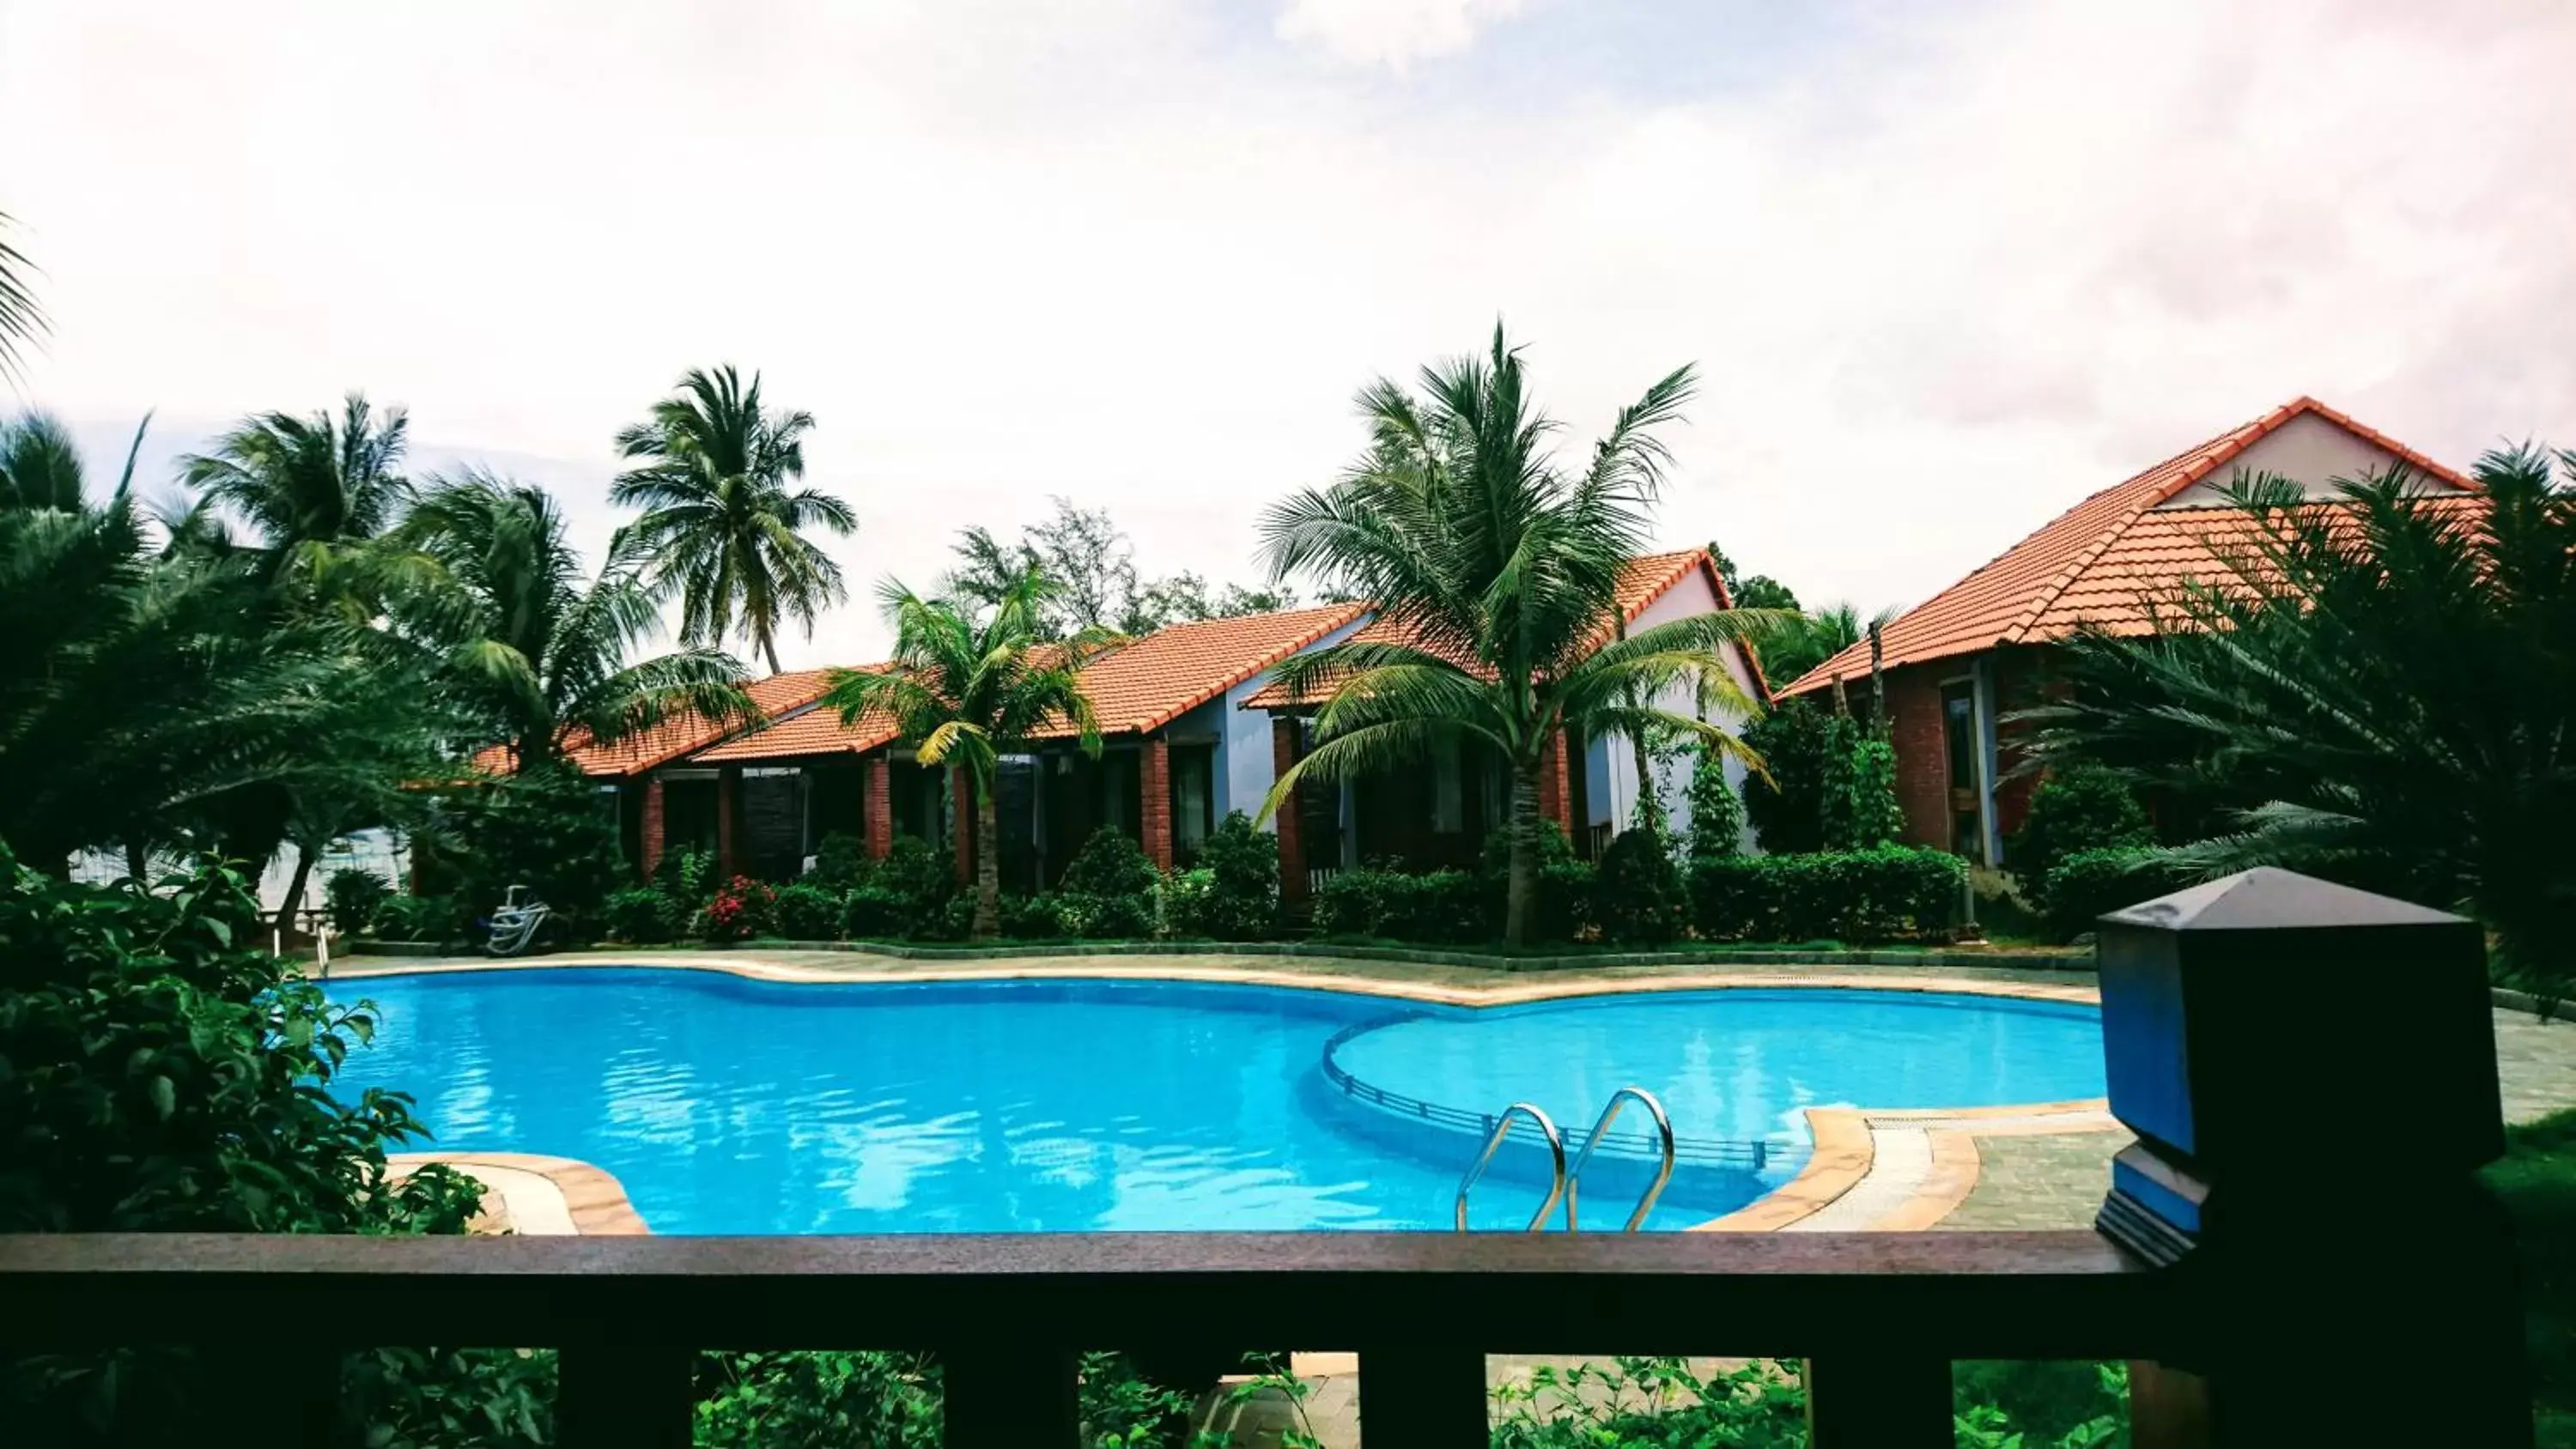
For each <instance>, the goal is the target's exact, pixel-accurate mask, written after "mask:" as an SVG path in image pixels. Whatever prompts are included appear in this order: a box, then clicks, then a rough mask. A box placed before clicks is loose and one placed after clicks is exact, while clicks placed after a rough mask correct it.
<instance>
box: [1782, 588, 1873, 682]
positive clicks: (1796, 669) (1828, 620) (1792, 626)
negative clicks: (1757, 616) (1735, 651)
mask: <svg viewBox="0 0 2576 1449" xmlns="http://www.w3.org/2000/svg"><path fill="white" fill-rule="evenodd" d="M1895 618H1896V610H1895V609H1893V608H1887V609H1881V610H1879V611H1878V612H1877V613H1876V614H1873V615H1871V616H1870V617H1868V618H1866V619H1864V618H1862V617H1861V615H1860V610H1859V609H1857V608H1854V607H1853V606H1852V605H1850V604H1827V605H1825V606H1824V607H1823V608H1821V609H1815V610H1811V611H1809V612H1806V613H1795V612H1784V613H1783V614H1782V616H1781V620H1780V622H1779V623H1778V624H1776V625H1773V626H1772V627H1770V628H1767V629H1764V630H1762V631H1760V632H1759V633H1757V634H1756V635H1754V638H1753V643H1754V646H1755V647H1756V648H1758V649H1760V650H1761V651H1762V668H1763V672H1764V673H1765V674H1767V675H1768V676H1770V678H1772V679H1773V680H1775V681H1777V682H1779V683H1781V684H1786V683H1788V682H1789V681H1791V680H1793V679H1797V678H1800V677H1802V676H1804V675H1805V674H1806V673H1807V672H1808V671H1810V670H1812V669H1814V668H1815V667H1816V666H1817V665H1819V664H1822V663H1824V662H1825V661H1826V660H1828V659H1831V658H1833V657H1834V656H1835V655H1837V654H1840V653H1842V652H1843V651H1844V650H1846V649H1849V648H1850V647H1852V646H1853V645H1855V644H1857V643H1859V642H1860V641H1862V640H1863V639H1866V638H1868V637H1869V631H1870V630H1871V629H1872V628H1873V627H1876V628H1885V627H1886V626H1887V625H1888V624H1889V623H1891V622H1893V621H1894V620H1895Z"/></svg>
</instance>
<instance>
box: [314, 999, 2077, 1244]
mask: <svg viewBox="0 0 2576 1449" xmlns="http://www.w3.org/2000/svg"><path fill="white" fill-rule="evenodd" d="M851 954H852V955H855V953H851ZM1253 959H1265V960H1279V959H1282V958H1253ZM1294 959H1295V958H1286V960H1287V961H1291V962H1293V961H1294ZM1113 962H1114V964H1113ZM603 968H625V969H644V970H673V971H697V972H709V973H714V974H718V975H726V976H733V977H737V978H741V979H744V980H751V981H762V982H769V983H775V984H783V985H840V986H852V985H898V984H936V983H942V982H950V983H954V982H979V981H1049V980H1055V981H1133V982H1153V981H1161V982H1173V983H1186V984H1198V985H1207V984H1216V985H1241V986H1266V987H1273V988H1280V989H1286V990H1304V991H1321V992H1330V993H1335V994H1339V995H1346V996H1363V997H1371V998H1376V999H1380V1000H1392V1001H1407V1002H1415V1003H1421V1004H1426V1005H1434V1006H1446V1007H1455V1008H1465V1009H1469V1010H1475V1009H1479V1008H1485V1007H1502V1006H1519V1005H1526V1004H1530V1003H1534V1002H1552V1001H1571V1000H1581V999H1583V998H1587V997H1613V996H1628V995H1651V994H1662V993H1669V992H1685V991H1727V990H1783V989H1790V990H1810V989H1815V990H1857V991H1898V992H1925V993H1935V994H1945V995H1963V996H1992V997H2001V998H2008V999H2021V1000H2030V1001H2044V1002H2054V1003H2059V1004H2064V1005H2082V1006H2099V1005H2100V1004H2101V993H2100V991H2099V990H2098V989H2097V988H2096V987H2094V986H2092V985H2087V984H2079V983H2074V982H2066V981H2041V980H2014V979H2010V978H2009V977H1998V976H1963V975H1955V974H1951V973H1949V972H1945V971H1940V970H1922V969H1917V968H1912V967H1901V966H1854V965H1846V964H1842V963H1821V962H1820V963H1814V964H1812V965H1808V966H1806V967H1804V968H1803V969H1800V968H1799V967H1798V965H1797V963H1783V966H1781V967H1771V968H1765V969H1761V970H1744V969H1729V970H1703V969H1698V968H1680V969H1676V970H1675V971H1673V972H1672V973H1671V974H1657V975H1651V976H1648V975H1633V976H1632V975H1616V976H1612V975H1596V974H1589V973H1587V974H1584V975H1581V976H1574V975H1573V974H1572V973H1568V976H1567V977H1565V978H1559V979H1555V980H1548V979H1537V980H1533V979H1530V978H1528V977H1527V976H1524V975H1522V974H1520V973H1509V974H1508V977H1507V979H1506V980H1505V981H1503V982H1499V983H1488V984H1472V985H1470V984H1457V983H1448V982H1434V981H1415V980H1404V979H1400V978H1391V977H1383V976H1371V975H1360V974H1352V973H1350V972H1349V971H1347V970H1333V969H1329V968H1326V967H1322V966H1300V965H1296V964H1281V965H1263V966H1258V967H1243V966H1233V965H1226V966H1189V965H1183V964H1178V963H1176V962H1174V961H1172V960H1171V958H1168V957H1165V958H1154V957H1144V958H1138V957H1123V958H1112V959H1111V960H1103V961H1099V962H1097V963H1083V962H1079V961H1077V960H1068V959H1067V958H1064V957H1029V958H1024V959H1023V960H1020V961H998V962H997V961H984V962H940V963H924V962H913V961H904V960H900V959H898V958H891V957H888V958H868V957H857V958H856V959H855V960H850V961H847V962H844V961H835V962H834V963H833V964H832V965H831V966H830V967H822V966H815V965H808V964H804V963H800V962H792V961H780V960H774V959H767V958H764V957H763V956H762V955H760V954H758V953H756V952H750V951H726V952H722V953H708V954H685V953H667V954H665V953H641V954H637V953H623V952H612V951H583V952H565V953H559V954H556V955H551V956H542V957H536V958H532V959H526V960H481V959H466V960H456V961H443V962H442V961H423V960H421V959H419V958H413V957H391V958H382V959H380V960H377V959H370V960H364V961H363V962H362V963H361V962H353V961H351V960H350V959H349V958H343V961H342V962H341V963H340V966H339V969H336V970H333V971H331V972H330V973H329V979H331V980H350V981H358V980H366V979H369V978H373V977H392V976H432V975H445V974H449V973H457V972H485V971H546V970H599V969H603ZM1784 968H1785V969H1784ZM1637 969H1639V968H1633V967H1626V968H1620V967H1613V968H1605V970H1606V971H1622V972H1625V971H1634V970H1637ZM1991 969H1994V970H1998V971H2006V970H2012V969H2015V968H2010V967H1997V968H1991ZM1496 974H1498V975H1502V974H1504V973H1496ZM1806 1117H1807V1123H1808V1131H1809V1135H1810V1137H1811V1138H1812V1141H1813V1145H1812V1147H1811V1150H1810V1153H1809V1157H1808V1160H1807V1162H1806V1163H1805V1165H1804V1166H1802V1167H1801V1168H1800V1170H1799V1171H1798V1173H1797V1175H1796V1176H1794V1177H1792V1178H1791V1179H1790V1180H1789V1181H1787V1182H1785V1183H1783V1184H1781V1185H1780V1186H1779V1187H1777V1188H1774V1189H1772V1190H1771V1191H1770V1192H1768V1193H1765V1194H1763V1195H1762V1196H1761V1197H1759V1198H1756V1199H1755V1200H1754V1201H1752V1202H1751V1203H1748V1204H1746V1205H1745V1206H1744V1207H1741V1208H1738V1209H1737V1210H1735V1211H1734V1212H1731V1213H1728V1214H1726V1215H1724V1216H1723V1217H1719V1218H1714V1219H1711V1220H1710V1221H1708V1222H1704V1223H1698V1224H1694V1225H1693V1226H1692V1227H1690V1228H1688V1229H1685V1231H1690V1232H1816V1231H1826V1230H1828V1229H1843V1228H1858V1229H1862V1230H1870V1231H1891V1232H1892V1231H1915V1230H1920V1229H1925V1228H1930V1227H1932V1226H1933V1225H1934V1224H1936V1223H1938V1222H1940V1221H1941V1220H1942V1219H1943V1218H1945V1217H1947V1216H1949V1214H1950V1213H1952V1212H1954V1211H1956V1210H1957V1209H1958V1207H1959V1206H1960V1205H1961V1204H1962V1203H1964V1202H1966V1201H1967V1198H1968V1195H1969V1194H1970V1193H1971V1192H1973V1191H1974V1190H1975V1188H1976V1184H1977V1181H1978V1178H1979V1176H1980V1175H1981V1163H1980V1159H1979V1156H1978V1154H1977V1150H1976V1142H1975V1139H1976V1138H1977V1137H1979V1136H1984V1135H1991V1134H1994V1133H1999V1132H2011V1133H2058V1132H2065V1133H2075V1132H2098V1131H2117V1130H2121V1129H2120V1125H2119V1123H2118V1121H2117V1120H2116V1119H2114V1118H2112V1117H2111V1116H2110V1103H2109V1101H2108V1099H2106V1098H2085V1099H2078V1100H2074V1101H2060V1102H2031V1103H2018V1104H2012V1105H2006V1106H1990V1107H1953V1108H1940V1107H1929V1108H1886V1109H1879V1108H1867V1107H1810V1108H1807V1109H1806ZM1882 1139H1884V1140H1885V1143H1886V1144H1887V1145H1889V1146H1895V1145H1897V1144H1900V1143H1901V1144H1902V1147H1901V1150H1882ZM425 1156H426V1157H428V1158H434V1159H436V1160H445V1161H457V1162H463V1161H466V1160H472V1161H476V1162H485V1163H489V1164H490V1165H492V1166H495V1167H513V1166H522V1165H523V1163H524V1162H545V1163H548V1164H559V1165H560V1167H558V1168H554V1169H550V1170H553V1171H560V1170H563V1169H567V1168H568V1169H579V1170H580V1172H581V1173H584V1174H591V1175H595V1177H596V1178H597V1179H599V1180H604V1182H605V1183H606V1184H607V1191H609V1192H611V1193H613V1194H614V1199H615V1207H616V1209H622V1212H623V1215H624V1216H623V1217H622V1218H620V1217H617V1216H615V1215H614V1212H613V1210H611V1209H610V1208H608V1207H607V1206H605V1205H604V1204H605V1199H604V1198H598V1197H597V1195H598V1194H599V1193H600V1189H599V1187H598V1185H597V1183H595V1182H593V1181H592V1180H591V1179H590V1178H589V1177H584V1176H575V1177H574V1178H573V1181H574V1182H576V1183H578V1184H579V1185H580V1190H581V1191H582V1193H583V1195H584V1197H585V1200H592V1199H594V1198H596V1199H597V1201H598V1203H599V1204H600V1206H599V1215H598V1216H597V1217H595V1219H594V1220H595V1221H600V1222H604V1223H620V1224H623V1223H625V1222H626V1221H627V1220H630V1219H631V1223H632V1225H631V1226H623V1225H621V1226H609V1227H601V1228H597V1229H591V1228H585V1227H582V1226H580V1219H579V1218H578V1217H577V1218H576V1220H575V1231H577V1232H591V1231H599V1232H632V1233H642V1232H647V1231H649V1229H648V1228H646V1227H645V1225H644V1221H643V1218H642V1216H641V1215H640V1214H638V1213H637V1212H636V1211H635V1209H634V1207H633V1205H632V1204H631V1203H628V1202H627V1201H626V1195H625V1190H624V1188H623V1187H621V1186H619V1185H618V1183H617V1180H616V1179H615V1178H614V1177H613V1176H610V1175H609V1174H608V1173H607V1172H605V1171H603V1170H601V1169H599V1168H596V1167H592V1166H590V1165H589V1164H587V1163H581V1162H577V1161H574V1160H573V1159H569V1158H543V1157H539V1156H537V1155H535V1154H527V1153H503V1152H469V1153H458V1154H453V1155H450V1154H427V1155H425ZM523 1170H534V1169H525V1168H524V1167H523ZM540 1175H541V1176H543V1175H547V1174H546V1173H543V1172H541V1173H540ZM549 1180H551V1178H550V1179H549ZM559 1186H560V1184H559ZM569 1197H570V1194H569V1193H567V1199H568V1200H569Z"/></svg>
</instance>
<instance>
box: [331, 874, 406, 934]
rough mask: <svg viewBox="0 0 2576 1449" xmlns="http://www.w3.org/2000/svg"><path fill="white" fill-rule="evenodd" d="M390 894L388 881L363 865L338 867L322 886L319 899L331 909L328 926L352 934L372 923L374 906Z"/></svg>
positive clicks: (390, 887) (390, 884) (383, 901)
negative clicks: (336, 927)
mask: <svg viewBox="0 0 2576 1449" xmlns="http://www.w3.org/2000/svg"><path fill="white" fill-rule="evenodd" d="M393 893H394V886H393V882H392V881H389V880H387V879H385V878H384V877H383V876H381V875H378V874H377V873H375V872H374V871H372V870H368V869H367V868H366V867H364V866H356V865H350V866H342V867H341V868H340V869H338V870H335V871H333V872H331V878H330V879H329V880H327V881H324V882H323V883H322V899H323V900H324V901H325V902H326V903H328V905H329V906H330V908H331V922H332V924H333V925H335V926H338V927H339V928H340V929H341V930H342V931H345V932H348V933H350V934H352V935H356V934H360V933H362V932H364V931H366V930H367V929H368V928H369V927H370V926H371V925H372V924H373V923H374V921H375V919H376V907H378V906H380V905H383V904H384V903H385V900H386V898H387V897H389V896H391V895H392V894H393Z"/></svg>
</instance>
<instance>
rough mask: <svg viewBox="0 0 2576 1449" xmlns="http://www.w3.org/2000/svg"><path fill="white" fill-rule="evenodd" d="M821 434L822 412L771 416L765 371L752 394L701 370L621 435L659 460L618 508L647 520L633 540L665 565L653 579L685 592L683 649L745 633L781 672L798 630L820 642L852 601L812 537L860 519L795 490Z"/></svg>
mask: <svg viewBox="0 0 2576 1449" xmlns="http://www.w3.org/2000/svg"><path fill="white" fill-rule="evenodd" d="M813 426H814V415H813V414H812V413H807V412H792V413H785V414H773V413H770V412H768V411H766V410H764V409H763V408H762V406H761V400H760V374H759V373H756V372H755V373H753V374H752V375H751V385H750V386H749V387H745V386H743V384H742V380H741V379H740V378H739V377H738V376H736V375H735V373H734V370H733V369H732V368H731V367H719V368H717V369H716V370H715V371H714V372H712V373H709V372H705V371H701V370H697V369H691V370H690V372H689V373H688V374H687V375H686V376H684V377H682V378H681V379H680V382H679V392H678V394H677V395H676V396H673V397H669V398H665V399H663V400H662V401H661V402H658V403H655V404H654V405H653V416H652V419H651V421H649V422H645V423H639V424H637V425H636V426H634V427H630V428H628V429H626V430H625V431H623V432H621V433H619V434H618V435H617V449H618V451H619V452H620V453H621V454H623V455H624V456H626V457H629V458H640V459H646V460H649V461H648V462H647V463H646V464H645V466H643V467H640V468H635V469H630V470H629V471H627V472H625V473H622V474H619V475H618V478H617V482H616V483H615V484H614V485H613V486H611V487H610V489H609V492H608V498H609V501H610V502H612V503H615V504H618V505H620V506H621V507H622V506H629V505H631V506H635V507H640V508H642V509H644V510H645V512H644V516H643V517H642V518H639V519H637V520H636V521H635V523H634V525H633V532H634V534H635V538H636V542H637V546H638V547H639V548H640V549H641V550H643V551H644V554H645V556H647V557H649V558H651V559H652V561H653V562H652V565H651V568H650V569H649V570H648V572H647V574H646V578H647V580H648V581H649V582H650V583H651V584H652V585H653V587H654V588H656V589H659V590H666V591H667V590H671V589H677V590H678V591H679V594H680V638H681V640H682V642H684V643H689V644H719V643H722V642H723V641H724V638H725V636H726V635H727V634H730V633H733V632H736V631H737V630H739V632H740V633H741V636H742V638H743V639H744V641H745V642H747V643H749V644H750V645H751V646H752V647H753V648H755V649H758V650H759V651H760V653H761V655H762V657H764V658H766V659H767V660H768V661H769V672H770V673H772V674H776V673H777V672H778V670H779V664H778V633H779V630H780V629H781V628H782V627H784V625H785V624H786V623H787V621H789V620H795V621H798V622H801V623H802V624H803V625H804V626H805V632H806V635H807V636H808V637H811V636H812V634H813V632H814V619H815V616H816V615H818V614H820V613H821V612H822V611H823V610H824V609H826V608H828V607H830V606H832V605H834V604H838V603H840V602H841V601H842V600H843V599H845V598H847V597H848V590H847V589H846V588H845V587H844V586H843V585H842V583H841V569H840V565H838V564H835V563H834V562H832V558H831V555H829V554H827V553H825V552H824V551H823V550H822V548H821V547H820V546H818V545H816V544H815V543H814V542H812V541H811V540H809V539H807V538H806V537H805V536H804V532H803V531H804V530H805V529H807V528H810V527H815V526H818V525H819V526H821V527H823V528H827V529H830V530H831V531H832V532H833V533H834V534H837V535H841V536H844V537H846V536H847V535H848V534H849V533H850V532H851V531H852V530H853V529H855V528H857V527H858V520H857V519H856V518H855V517H853V516H852V514H851V513H850V507H849V505H848V504H846V503H843V502H842V501H841V500H840V499H838V498H835V497H833V496H832V495H831V494H829V493H824V492H821V491H819V490H816V489H812V488H801V489H797V490H795V491H793V492H791V491H789V490H788V487H787V482H788V480H789V479H791V478H801V477H803V476H804V474H805V444H804V441H803V439H804V436H805V434H806V433H807V432H808V431H809V430H811V429H812V428H813Z"/></svg>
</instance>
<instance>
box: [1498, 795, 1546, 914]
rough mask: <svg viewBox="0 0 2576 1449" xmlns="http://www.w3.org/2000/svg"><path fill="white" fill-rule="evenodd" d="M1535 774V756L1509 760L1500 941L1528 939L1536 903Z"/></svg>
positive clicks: (1536, 802)
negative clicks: (1508, 841)
mask: <svg viewBox="0 0 2576 1449" xmlns="http://www.w3.org/2000/svg"><path fill="white" fill-rule="evenodd" d="M1538 776H1539V762H1538V761H1536V760H1514V761H1513V762H1512V825H1511V830H1512V857H1511V861H1512V863H1511V870H1510V872H1509V875H1508V880H1509V882H1510V883H1509V885H1507V886H1506V887H1505V889H1504V894H1503V944H1505V945H1507V946H1518V945H1520V944H1522V943H1523V942H1525V941H1527V940H1528V939H1529V933H1530V918H1531V916H1533V915H1534V914H1536V910H1537V906H1538Z"/></svg>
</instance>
